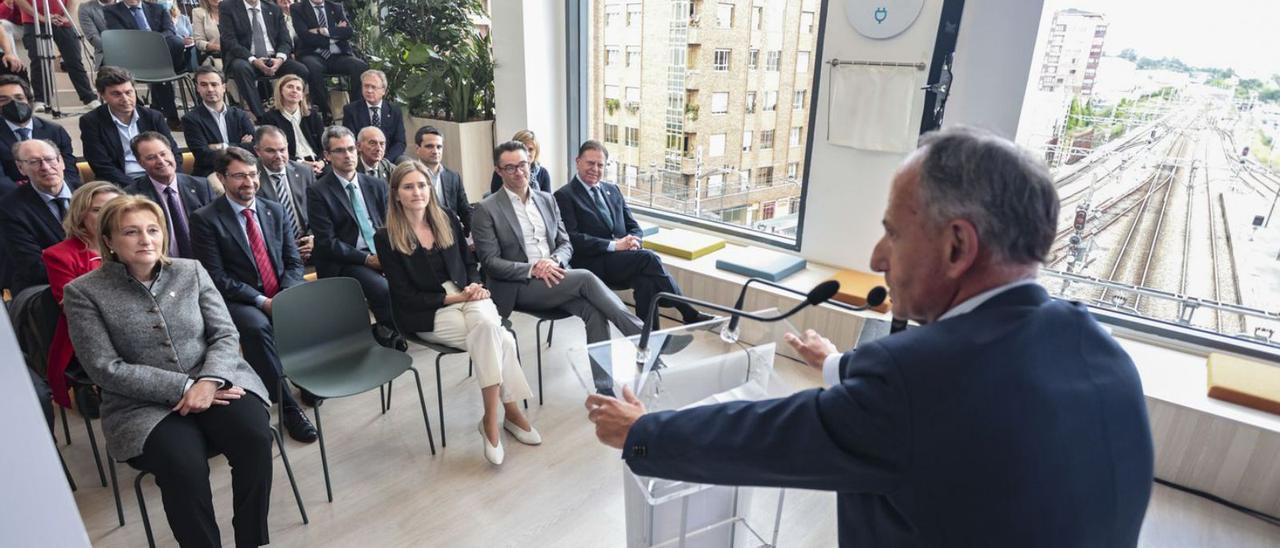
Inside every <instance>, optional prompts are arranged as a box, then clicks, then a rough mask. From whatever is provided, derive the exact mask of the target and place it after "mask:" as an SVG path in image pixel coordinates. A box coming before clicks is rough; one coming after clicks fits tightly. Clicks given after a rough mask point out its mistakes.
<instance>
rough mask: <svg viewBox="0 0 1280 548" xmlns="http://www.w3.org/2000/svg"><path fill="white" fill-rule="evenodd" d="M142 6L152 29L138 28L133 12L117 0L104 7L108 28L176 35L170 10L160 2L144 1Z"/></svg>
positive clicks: (104, 17)
mask: <svg viewBox="0 0 1280 548" xmlns="http://www.w3.org/2000/svg"><path fill="white" fill-rule="evenodd" d="M141 7H142V13H143V15H145V16H146V18H147V24H148V25H150V26H151V28H150V29H141V28H138V22H137V21H135V20H134V19H133V12H132V11H130V10H129V6H126V5H125V3H124V2H116V3H114V4H111V5H110V6H107V7H105V8H103V10H102V20H103V21H105V22H106V23H107V28H108V29H112V30H151V31H152V32H158V33H160V34H164V35H166V36H176V34H174V28H173V18H172V17H169V12H168V11H166V10H165V9H164V8H162V7H160V4H155V3H152V2H142V4H141Z"/></svg>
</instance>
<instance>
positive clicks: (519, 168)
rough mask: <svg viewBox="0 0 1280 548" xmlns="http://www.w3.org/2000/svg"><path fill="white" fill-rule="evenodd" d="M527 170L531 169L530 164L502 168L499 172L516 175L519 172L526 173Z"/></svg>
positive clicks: (521, 163) (524, 163)
mask: <svg viewBox="0 0 1280 548" xmlns="http://www.w3.org/2000/svg"><path fill="white" fill-rule="evenodd" d="M527 169H529V162H520V163H518V164H511V165H508V166H501V167H499V168H498V171H501V172H503V173H506V174H507V175H515V173H516V172H517V171H525V170H527Z"/></svg>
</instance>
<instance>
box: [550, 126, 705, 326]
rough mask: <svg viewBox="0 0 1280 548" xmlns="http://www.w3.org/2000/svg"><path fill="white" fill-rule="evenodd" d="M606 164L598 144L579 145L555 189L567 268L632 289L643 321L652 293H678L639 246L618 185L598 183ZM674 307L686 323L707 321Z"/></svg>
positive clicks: (655, 258) (654, 259) (655, 260)
mask: <svg viewBox="0 0 1280 548" xmlns="http://www.w3.org/2000/svg"><path fill="white" fill-rule="evenodd" d="M608 160H609V152H608V151H606V150H605V149H604V145H602V144H600V142H599V141H586V142H584V143H582V146H579V147H578V158H577V166H578V173H577V175H574V177H573V180H571V181H569V184H567V185H564V186H562V187H560V189H559V190H556V193H555V196H556V204H557V205H559V206H560V214H561V215H563V216H564V227H565V230H567V231H569V241H570V242H572V243H573V260H572V262H570V265H571V266H573V267H574V268H585V269H587V270H590V271H591V272H592V273H594V274H595V275H596V276H597V277H599V278H600V279H601V280H604V283H606V284H609V285H610V286H625V287H630V288H632V289H634V290H635V299H636V316H639V317H640V318H641V319H646V318H648V317H649V307H650V304H651V303H652V300H653V296H654V295H657V294H658V293H659V292H664V291H665V292H667V293H675V294H677V295H678V294H680V287H679V286H677V285H676V281H675V279H674V278H672V277H671V275H670V274H667V270H666V269H665V268H663V266H662V259H660V258H659V257H658V255H657V254H656V253H654V252H652V251H649V250H647V249H644V248H642V247H641V246H640V238H641V237H642V236H643V233H642V232H641V231H640V223H637V222H636V218H635V217H633V216H631V208H629V207H627V202H626V201H625V200H623V199H622V193H621V192H618V186H617V185H615V184H613V183H609V182H605V181H602V180H601V179H600V178H601V177H603V176H604V166H605V162H607V161H608ZM674 306H675V308H676V310H679V311H680V316H681V317H682V318H683V319H684V323H686V324H688V323H697V322H700V321H705V320H710V319H712V316H711V315H709V314H703V313H701V312H698V310H697V309H695V308H693V307H692V306H689V305H687V304H684V303H678V304H676V305H674ZM655 319H656V318H655Z"/></svg>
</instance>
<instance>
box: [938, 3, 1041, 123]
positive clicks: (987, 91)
mask: <svg viewBox="0 0 1280 548" xmlns="http://www.w3.org/2000/svg"><path fill="white" fill-rule="evenodd" d="M1043 9H1044V0H968V1H967V2H965V6H964V16H963V17H962V19H961V22H960V38H959V40H958V41H957V43H956V60H955V70H954V72H955V81H954V86H953V88H952V93H951V98H950V99H949V100H948V101H947V111H946V115H945V117H944V118H943V125H944V126H951V125H956V124H964V125H970V126H977V127H981V128H985V129H989V130H991V131H994V132H996V133H998V134H1000V135H1003V136H1004V137H1006V138H1009V139H1013V138H1014V136H1015V135H1016V133H1017V130H1018V118H1019V117H1020V116H1021V114H1022V101H1023V98H1024V95H1025V93H1026V91H1027V80H1028V78H1029V76H1030V73H1029V72H1028V71H1029V70H1030V67H1031V60H1032V56H1033V55H1034V54H1035V45H1036V35H1037V33H1038V32H1039V27H1040V14H1041V12H1042V10H1043Z"/></svg>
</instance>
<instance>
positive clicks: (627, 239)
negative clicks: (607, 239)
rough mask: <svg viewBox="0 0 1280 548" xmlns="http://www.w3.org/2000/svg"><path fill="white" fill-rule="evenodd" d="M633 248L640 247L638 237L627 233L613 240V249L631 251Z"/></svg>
mask: <svg viewBox="0 0 1280 548" xmlns="http://www.w3.org/2000/svg"><path fill="white" fill-rule="evenodd" d="M634 249H640V238H637V237H635V236H633V235H631V234H627V235H626V236H623V237H621V238H619V239H617V240H614V241H613V250H614V251H631V250H634Z"/></svg>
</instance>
